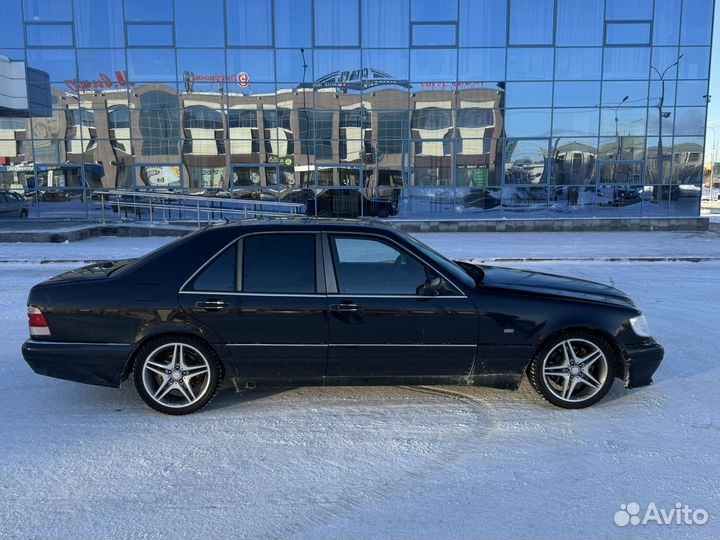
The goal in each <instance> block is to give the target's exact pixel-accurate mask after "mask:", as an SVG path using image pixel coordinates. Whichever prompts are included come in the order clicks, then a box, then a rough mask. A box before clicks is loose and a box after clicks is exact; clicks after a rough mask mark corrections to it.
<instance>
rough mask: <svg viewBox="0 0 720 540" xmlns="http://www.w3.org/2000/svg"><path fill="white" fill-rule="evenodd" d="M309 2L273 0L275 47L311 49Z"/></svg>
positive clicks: (306, 0)
mask: <svg viewBox="0 0 720 540" xmlns="http://www.w3.org/2000/svg"><path fill="white" fill-rule="evenodd" d="M311 20H312V4H311V1H310V0H275V45H277V46H278V47H312V23H311Z"/></svg>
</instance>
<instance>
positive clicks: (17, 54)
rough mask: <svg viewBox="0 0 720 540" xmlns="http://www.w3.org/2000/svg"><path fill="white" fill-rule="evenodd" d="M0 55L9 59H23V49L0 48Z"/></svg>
mask: <svg viewBox="0 0 720 540" xmlns="http://www.w3.org/2000/svg"><path fill="white" fill-rule="evenodd" d="M20 28H22V26H21V27H20ZM0 56H7V57H8V58H9V59H10V60H24V59H25V49H0Z"/></svg>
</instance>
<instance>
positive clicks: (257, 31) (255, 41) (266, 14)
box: [227, 0, 272, 46]
mask: <svg viewBox="0 0 720 540" xmlns="http://www.w3.org/2000/svg"><path fill="white" fill-rule="evenodd" d="M227 40H228V45H239V46H248V45H249V46H263V45H268V46H270V45H272V2H271V0H233V1H232V2H227Z"/></svg>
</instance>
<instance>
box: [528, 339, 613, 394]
mask: <svg viewBox="0 0 720 540" xmlns="http://www.w3.org/2000/svg"><path fill="white" fill-rule="evenodd" d="M542 373H543V380H544V381H545V385H546V386H547V388H548V389H549V390H550V392H552V394H553V395H554V396H555V397H556V398H558V399H561V400H563V401H568V402H573V403H579V402H582V401H587V400H588V399H591V398H592V397H593V396H595V395H596V394H597V393H598V392H600V390H601V389H602V387H603V385H604V384H605V381H606V380H607V378H608V373H609V369H608V361H607V358H606V357H605V353H603V352H602V350H601V349H600V347H598V346H597V345H595V344H594V343H593V342H591V341H588V340H586V339H566V340H564V341H561V342H560V343H558V344H557V345H555V346H554V347H553V348H552V349H550V351H549V352H548V353H547V354H546V355H545V358H544V359H543V363H542Z"/></svg>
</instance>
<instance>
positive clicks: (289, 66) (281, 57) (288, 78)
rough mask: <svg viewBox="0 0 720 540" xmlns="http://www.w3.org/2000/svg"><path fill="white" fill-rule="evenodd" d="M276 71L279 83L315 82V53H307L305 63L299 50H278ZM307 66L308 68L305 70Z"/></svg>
mask: <svg viewBox="0 0 720 540" xmlns="http://www.w3.org/2000/svg"><path fill="white" fill-rule="evenodd" d="M275 64H276V66H275V70H276V72H277V80H278V82H295V83H299V82H302V81H303V79H304V80H305V81H306V82H307V81H312V80H313V52H312V50H306V51H305V61H304V62H303V55H302V53H301V52H300V50H299V49H277V50H276V51H275ZM304 64H306V65H307V68H303V65H304Z"/></svg>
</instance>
